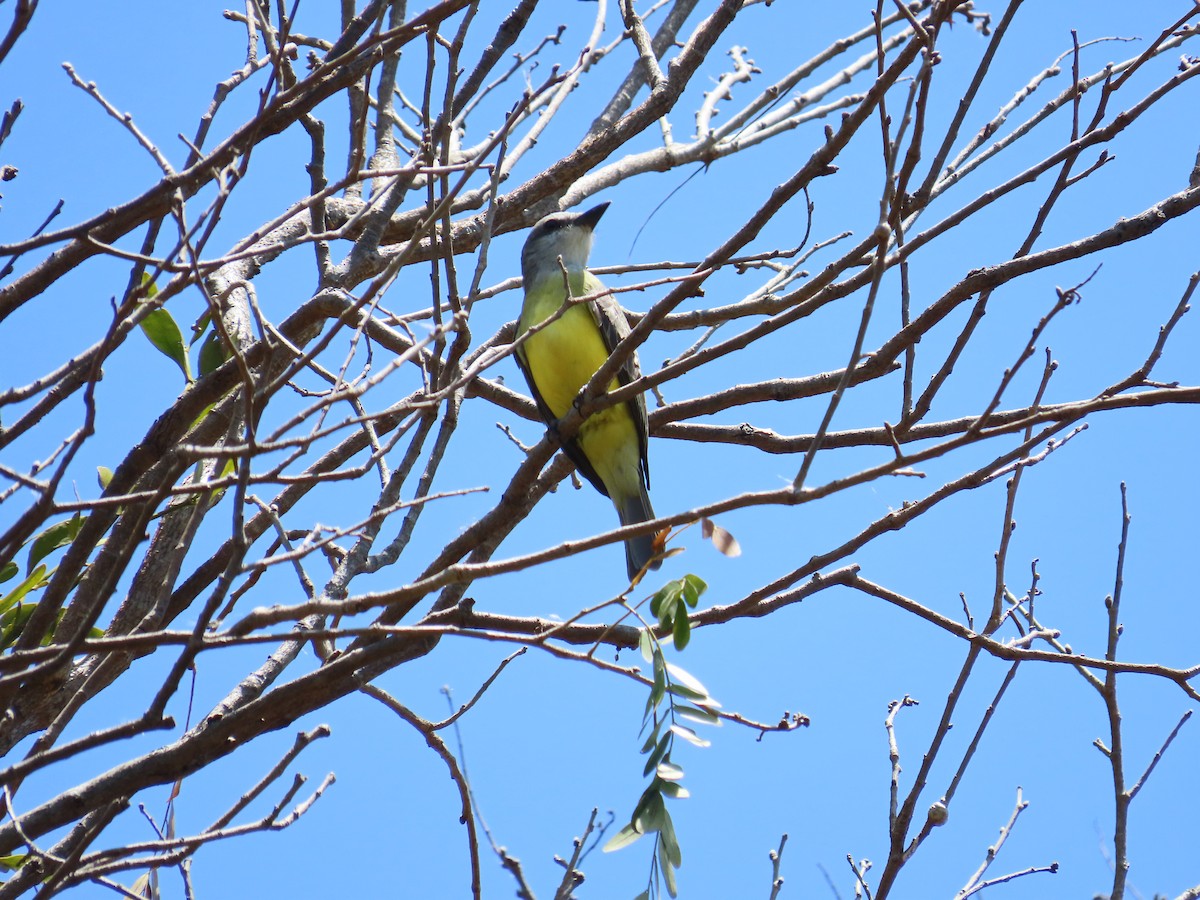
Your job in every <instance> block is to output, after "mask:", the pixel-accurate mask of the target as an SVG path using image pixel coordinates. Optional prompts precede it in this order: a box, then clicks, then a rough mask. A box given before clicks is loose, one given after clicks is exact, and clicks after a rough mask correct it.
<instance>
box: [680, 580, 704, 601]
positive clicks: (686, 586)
mask: <svg viewBox="0 0 1200 900" xmlns="http://www.w3.org/2000/svg"><path fill="white" fill-rule="evenodd" d="M707 590H708V585H707V584H705V582H704V579H702V578H699V577H697V576H695V575H684V576H683V586H682V589H681V591H682V593H683V599H684V600H686V601H687V604H688V606H691V607H695V605H696V604H697V603H699V602H700V595H701V594H703V593H704V592H705V591H707Z"/></svg>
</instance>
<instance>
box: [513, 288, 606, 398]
mask: <svg viewBox="0 0 1200 900" xmlns="http://www.w3.org/2000/svg"><path fill="white" fill-rule="evenodd" d="M524 350H525V360H526V365H527V366H528V368H529V371H530V372H531V373H533V380H534V381H535V382H536V384H537V389H538V393H540V394H541V395H542V399H543V400H544V401H545V402H546V405H547V406H549V407H550V410H551V411H552V412H553V413H554V415H555V417H556V418H560V419H561V418H562V417H563V416H564V415H566V414H567V412H568V411H569V410H570V408H571V404H572V402H573V401H574V400H575V398H576V397H577V396H578V395H579V391H580V390H581V389H582V388H583V386H584V385H585V384H587V383H588V382H589V381H590V380H591V378H592V376H593V375H595V374H596V370H597V369H599V368H600V366H602V365H603V364H604V361H605V360H607V359H608V350H607V349H606V348H605V346H604V339H603V338H602V337H601V336H600V329H599V328H598V327H597V326H596V323H595V321H594V320H593V319H592V314H591V313H590V312H589V311H588V309H587V308H586V307H585V306H573V307H571V308H570V309H568V310H567V311H566V312H565V313H564V314H563V316H562V318H560V319H559V320H558V321H556V322H554V323H553V324H551V325H548V326H547V327H545V328H543V329H542V330H541V331H539V332H537V333H536V334H533V335H531V336H530V337H529V340H528V341H526V342H525V347H524ZM616 387H617V381H616V379H615V378H614V379H613V381H612V382H611V383H610V384H609V386H608V389H609V390H613V389H615V388H616ZM611 409H612V408H611V407H610V410H611Z"/></svg>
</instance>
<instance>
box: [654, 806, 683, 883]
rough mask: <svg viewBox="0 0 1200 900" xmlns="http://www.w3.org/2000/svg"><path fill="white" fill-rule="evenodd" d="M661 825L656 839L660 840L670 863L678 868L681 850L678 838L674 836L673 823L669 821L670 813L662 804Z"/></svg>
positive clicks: (681, 856)
mask: <svg viewBox="0 0 1200 900" xmlns="http://www.w3.org/2000/svg"><path fill="white" fill-rule="evenodd" d="M661 826H662V827H661V828H659V830H658V835H659V836H658V839H659V840H660V841H661V842H662V846H663V849H664V850H666V853H667V859H668V860H669V861H670V863H671V865H672V866H674V867H675V868H679V867H680V866H682V865H683V851H681V850H680V849H679V838H677V837H676V836H675V823H674V822H672V821H671V814H670V813H669V812H667V808H666V806H663V817H662V823H661Z"/></svg>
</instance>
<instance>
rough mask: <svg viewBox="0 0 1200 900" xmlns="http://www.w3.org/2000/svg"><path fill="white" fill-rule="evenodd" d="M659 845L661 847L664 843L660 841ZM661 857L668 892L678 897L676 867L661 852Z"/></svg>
mask: <svg viewBox="0 0 1200 900" xmlns="http://www.w3.org/2000/svg"><path fill="white" fill-rule="evenodd" d="M659 846H660V847H661V846H662V844H661V843H660V844H659ZM659 859H660V861H661V869H662V873H663V881H665V882H666V883H667V893H668V894H670V895H671V896H672V897H678V896H679V885H678V884H676V883H675V869H674V867H673V866H672V865H671V864H670V862H668V861H666V860H662V854H659Z"/></svg>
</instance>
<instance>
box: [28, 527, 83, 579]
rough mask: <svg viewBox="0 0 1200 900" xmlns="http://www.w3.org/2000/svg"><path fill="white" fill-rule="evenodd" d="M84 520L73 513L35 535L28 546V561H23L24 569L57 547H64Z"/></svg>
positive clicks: (77, 531) (29, 568) (34, 564)
mask: <svg viewBox="0 0 1200 900" xmlns="http://www.w3.org/2000/svg"><path fill="white" fill-rule="evenodd" d="M85 521H86V520H85V519H84V517H83V516H81V515H80V514H79V513H75V515H73V516H72V517H71V518H69V519H64V520H63V521H61V522H58V523H56V524H54V525H51V526H50V527H49V528H47V529H46V530H45V531H43V532H42V533H41V534H39V535H38V536H37V537H35V538H34V539H33V545H32V546H31V547H30V548H29V561H28V562H26V563H25V570H26V571H29V570H31V569H32V568H33V567H34V566H36V565H37V564H38V563H39V562H41V561H42V560H43V559H45V558H46V556H48V555H49V554H51V553H53V552H54V551H55V550H57V549H58V548H59V547H65V546H66V545H67V544H69V543H71V541H73V540H75V538H76V537H77V536H78V535H79V529H80V528H82V527H83V523H84V522H85Z"/></svg>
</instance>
